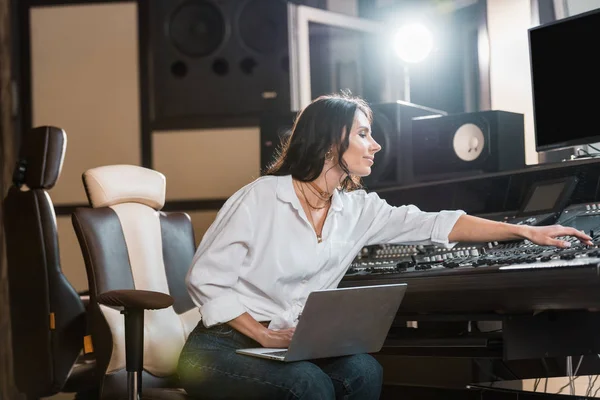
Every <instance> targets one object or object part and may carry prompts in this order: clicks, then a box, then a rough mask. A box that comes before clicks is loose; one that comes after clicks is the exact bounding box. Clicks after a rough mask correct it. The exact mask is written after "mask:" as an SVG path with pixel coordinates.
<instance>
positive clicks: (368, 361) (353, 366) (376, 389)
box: [340, 354, 383, 399]
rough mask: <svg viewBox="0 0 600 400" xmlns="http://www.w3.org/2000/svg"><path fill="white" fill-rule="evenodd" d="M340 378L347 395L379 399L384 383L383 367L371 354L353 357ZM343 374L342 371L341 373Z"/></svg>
mask: <svg viewBox="0 0 600 400" xmlns="http://www.w3.org/2000/svg"><path fill="white" fill-rule="evenodd" d="M344 369H345V370H346V371H345V373H343V374H344V376H343V377H342V376H340V378H341V381H342V382H341V383H342V385H343V388H344V392H345V393H346V395H353V398H360V399H363V398H364V399H371V398H373V399H377V398H379V394H380V392H381V385H382V383H383V367H382V366H381V364H379V362H378V361H377V360H376V359H375V358H374V357H373V356H371V355H370V354H357V355H355V356H351V357H350V359H349V360H348V364H347V365H346V366H345V368H344ZM340 372H341V371H340Z"/></svg>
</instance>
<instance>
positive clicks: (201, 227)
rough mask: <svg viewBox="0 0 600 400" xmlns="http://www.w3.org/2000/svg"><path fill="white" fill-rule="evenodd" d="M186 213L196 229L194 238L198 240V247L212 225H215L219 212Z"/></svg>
mask: <svg viewBox="0 0 600 400" xmlns="http://www.w3.org/2000/svg"><path fill="white" fill-rule="evenodd" d="M186 213H187V214H188V215H189V216H190V218H191V219H192V226H193V227H194V236H195V239H196V247H198V245H199V244H200V241H201V240H202V237H203V236H204V234H205V233H206V231H207V229H208V228H209V227H210V224H212V223H213V221H214V220H215V218H216V217H217V211H216V210H215V211H186Z"/></svg>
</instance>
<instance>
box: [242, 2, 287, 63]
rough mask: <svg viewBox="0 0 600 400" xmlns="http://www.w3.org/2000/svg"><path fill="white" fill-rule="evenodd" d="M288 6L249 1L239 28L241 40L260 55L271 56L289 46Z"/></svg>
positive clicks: (243, 11)
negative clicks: (287, 30)
mask: <svg viewBox="0 0 600 400" xmlns="http://www.w3.org/2000/svg"><path fill="white" fill-rule="evenodd" d="M286 16H287V6H286V4H285V3H284V2H281V1H273V0H248V1H247V2H246V3H245V4H244V5H243V7H242V9H241V11H240V14H239V17H238V26H239V32H240V40H241V41H242V43H243V44H244V46H246V47H247V48H249V49H251V50H253V51H255V52H256V53H258V54H271V53H274V52H276V51H278V50H279V49H281V48H283V47H284V46H285V45H287V32H286V25H287V20H286Z"/></svg>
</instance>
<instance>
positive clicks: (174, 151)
mask: <svg viewBox="0 0 600 400" xmlns="http://www.w3.org/2000/svg"><path fill="white" fill-rule="evenodd" d="M259 136H260V135H259V129H258V127H249V128H235V129H209V130H185V131H161V132H160V133H158V132H154V133H153V134H152V142H153V143H152V156H153V168H154V169H156V170H157V171H160V172H162V173H163V174H165V176H166V178H167V200H195V199H217V198H226V197H229V196H231V195H232V194H233V193H234V192H235V191H237V190H238V189H240V188H241V187H242V186H244V185H246V184H248V183H250V182H251V181H252V180H254V179H256V178H258V177H259V176H260V172H259V168H260V151H259V147H260V143H259V142H260V139H259Z"/></svg>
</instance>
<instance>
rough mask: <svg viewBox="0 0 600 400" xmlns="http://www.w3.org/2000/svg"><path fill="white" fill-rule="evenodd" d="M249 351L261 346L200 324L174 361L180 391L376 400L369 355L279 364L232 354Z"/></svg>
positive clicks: (378, 376)
mask: <svg viewBox="0 0 600 400" xmlns="http://www.w3.org/2000/svg"><path fill="white" fill-rule="evenodd" d="M249 347H261V346H260V344H258V343H257V342H256V341H254V340H252V339H250V338H249V337H247V336H245V335H243V334H242V333H240V332H238V331H236V330H235V329H233V328H232V327H230V326H229V325H227V324H223V325H217V326H214V327H211V328H205V327H204V325H202V322H200V323H199V324H198V326H197V327H196V328H195V329H194V331H193V332H192V333H191V334H190V336H189V337H188V340H187V342H186V344H185V346H184V347H183V350H182V352H181V356H180V359H179V367H178V372H179V377H180V380H181V384H182V386H183V388H184V389H185V390H186V391H187V392H188V394H190V395H192V396H197V397H199V398H202V399H205V398H206V399H236V398H237V399H309V400H318V399H355V400H369V399H379V395H380V392H381V385H382V380H383V370H382V367H381V365H380V364H379V363H378V362H377V360H375V359H374V358H373V357H372V356H371V355H369V354H357V355H353V356H343V357H335V358H325V359H318V360H313V361H296V362H290V363H284V362H280V361H273V360H268V359H263V358H257V357H251V356H246V355H241V354H237V353H236V352H235V350H236V349H240V348H249Z"/></svg>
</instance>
